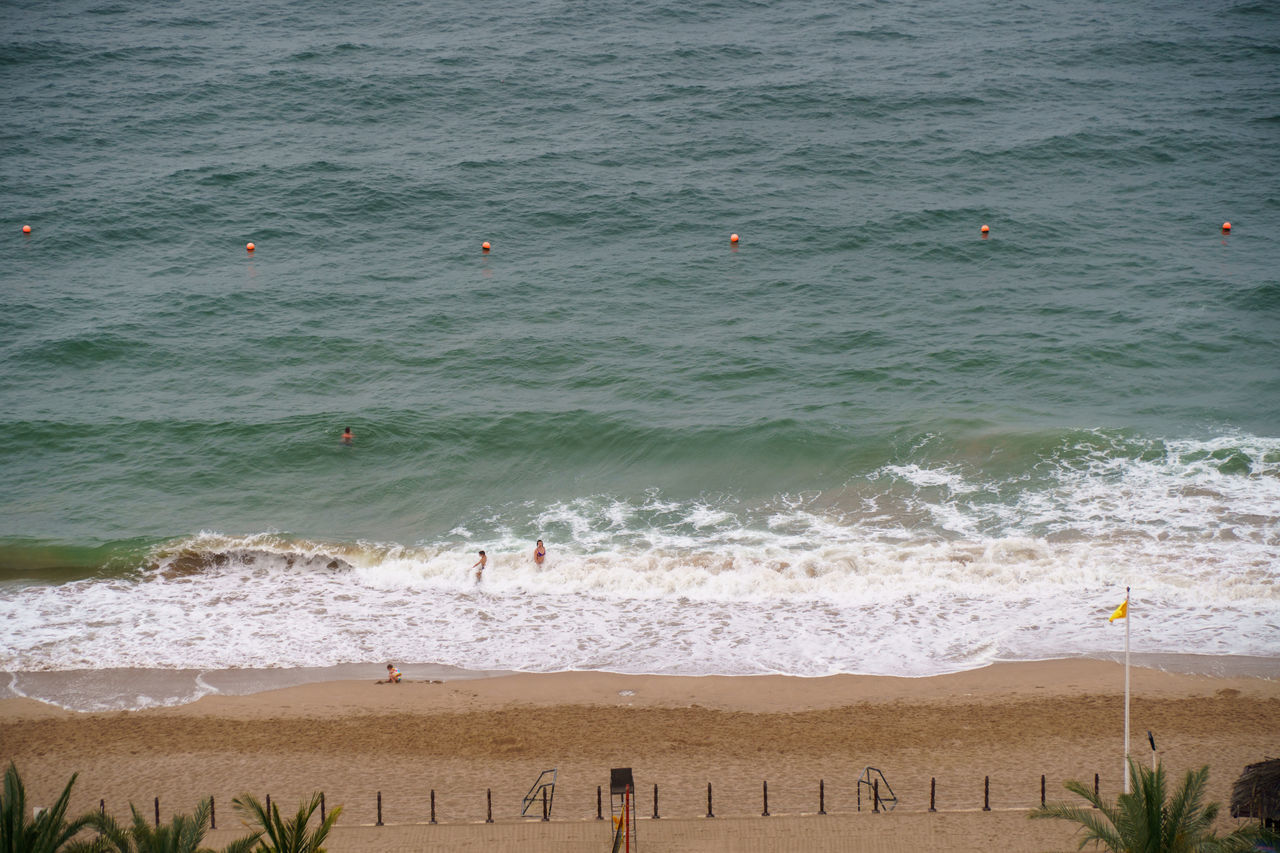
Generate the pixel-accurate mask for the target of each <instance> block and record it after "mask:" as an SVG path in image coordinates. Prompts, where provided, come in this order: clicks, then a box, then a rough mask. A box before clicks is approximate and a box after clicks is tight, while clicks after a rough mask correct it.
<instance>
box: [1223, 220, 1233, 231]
mask: <svg viewBox="0 0 1280 853" xmlns="http://www.w3.org/2000/svg"><path fill="white" fill-rule="evenodd" d="M1222 230H1223V231H1230V230H1231V223H1230V222H1224V223H1222Z"/></svg>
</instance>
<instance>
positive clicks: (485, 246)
mask: <svg viewBox="0 0 1280 853" xmlns="http://www.w3.org/2000/svg"><path fill="white" fill-rule="evenodd" d="M480 250H481V251H484V252H487V251H489V241H488V240H486V241H484V242H483V243H481V244H480Z"/></svg>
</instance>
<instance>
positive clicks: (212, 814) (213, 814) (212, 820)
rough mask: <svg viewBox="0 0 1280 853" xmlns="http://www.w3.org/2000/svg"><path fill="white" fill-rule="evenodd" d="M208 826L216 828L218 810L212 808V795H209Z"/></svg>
mask: <svg viewBox="0 0 1280 853" xmlns="http://www.w3.org/2000/svg"><path fill="white" fill-rule="evenodd" d="M209 828H210V829H217V828H218V812H217V811H216V810H215V809H214V808H213V795H212V794H210V795H209Z"/></svg>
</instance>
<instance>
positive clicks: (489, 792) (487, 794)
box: [484, 788, 493, 823]
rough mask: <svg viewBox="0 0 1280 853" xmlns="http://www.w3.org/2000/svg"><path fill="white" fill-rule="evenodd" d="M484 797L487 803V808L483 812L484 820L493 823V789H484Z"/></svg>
mask: <svg viewBox="0 0 1280 853" xmlns="http://www.w3.org/2000/svg"><path fill="white" fill-rule="evenodd" d="M484 798H485V801H486V802H487V803H488V804H489V805H488V810H487V811H486V813H485V819H484V822H485V823H493V789H492V788H485V789H484Z"/></svg>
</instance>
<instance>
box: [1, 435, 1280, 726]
mask: <svg viewBox="0 0 1280 853" xmlns="http://www.w3.org/2000/svg"><path fill="white" fill-rule="evenodd" d="M1272 444H1274V445H1276V446H1271V444H1267V443H1265V442H1263V443H1260V446H1257V447H1252V448H1250V447H1248V446H1247V444H1246V446H1245V449H1244V450H1243V451H1242V450H1241V447H1242V442H1240V441H1239V440H1236V441H1235V442H1234V443H1232V444H1231V445H1230V446H1229V448H1227V449H1228V450H1230V452H1232V453H1242V452H1247V453H1248V454H1250V457H1251V460H1252V462H1251V467H1250V469H1249V473H1248V474H1247V475H1241V474H1239V473H1233V474H1230V475H1224V474H1223V473H1221V471H1220V465H1221V460H1216V459H1214V457H1213V454H1214V453H1215V447H1214V446H1213V443H1200V444H1196V443H1192V442H1186V443H1181V444H1179V443H1169V444H1168V445H1166V446H1165V448H1164V450H1163V452H1162V453H1159V454H1147V455H1143V456H1140V457H1138V458H1136V459H1134V458H1127V459H1116V458H1115V457H1114V456H1112V455H1109V454H1107V453H1101V452H1100V453H1098V454H1096V455H1094V456H1088V457H1079V456H1077V457H1073V462H1072V463H1071V464H1070V465H1060V466H1059V467H1058V469H1057V470H1055V471H1054V472H1053V476H1052V477H1050V478H1047V480H1046V482H1045V483H1042V484H1041V485H1040V486H1038V487H1036V488H1020V489H1019V490H1018V491H1017V492H1016V493H1015V494H1014V495H1013V497H1012V498H1010V497H1006V496H1004V495H1003V494H1002V492H1008V491H1010V489H1009V486H1008V484H1000V483H988V482H982V481H981V479H980V478H978V477H976V476H974V475H971V474H967V473H966V472H964V471H963V470H962V469H961V468H959V467H958V466H941V465H940V466H936V467H935V468H933V469H927V468H922V467H920V466H887V467H885V468H884V469H882V470H881V471H879V472H877V473H876V476H875V477H873V478H869V479H867V480H866V481H864V482H861V483H857V484H851V485H850V487H849V488H848V489H847V490H846V493H844V494H840V495H835V496H833V495H830V494H826V495H822V494H816V493H815V494H809V495H779V496H777V498H776V499H774V500H772V501H770V502H768V504H767V505H757V506H746V505H743V504H741V503H737V502H735V501H733V500H732V499H729V498H719V499H716V500H698V501H686V502H680V501H673V500H668V499H665V498H663V497H662V496H661V495H660V494H657V493H650V494H647V495H642V496H640V497H638V498H635V499H632V500H625V499H621V498H619V497H617V496H600V497H583V498H579V499H576V500H572V501H564V502H558V503H554V504H552V505H550V506H546V507H543V508H539V509H537V510H536V511H535V512H533V513H532V515H531V516H530V517H529V518H527V519H525V521H523V522H519V523H517V522H516V521H510V520H508V522H504V521H503V519H502V518H501V513H498V516H499V518H498V520H497V522H496V523H495V524H494V527H493V531H494V532H492V533H491V534H490V535H489V536H487V537H486V538H485V539H483V540H481V539H478V538H475V537H473V534H471V533H470V532H469V531H466V530H457V531H454V532H453V534H452V536H453V537H454V538H452V539H450V540H449V541H447V542H430V543H418V544H415V545H402V544H395V543H367V542H358V543H337V544H335V543H325V542H319V541H300V540H297V539H291V538H286V537H282V536H279V535H276V534H269V533H261V534H255V535H251V536H234V535H225V534H220V533H213V532H206V533H201V534H199V535H197V536H193V537H191V538H189V539H187V540H184V541H182V542H178V543H172V544H171V545H169V546H167V547H166V548H164V549H163V550H162V551H161V552H158V553H157V555H156V557H155V560H154V563H153V565H152V566H151V567H150V568H147V569H145V570H144V571H142V572H141V574H140V576H138V577H114V578H104V579H94V580H83V581H78V582H74V583H68V584H62V585H52V586H47V585H46V586H28V587H25V588H11V589H9V590H6V591H5V592H4V593H3V595H2V596H0V616H3V623H4V624H5V625H6V626H7V628H6V630H5V632H4V634H3V637H2V642H0V669H4V670H24V671H29V670H68V669H104V668H121V667H143V668H146V667H152V668H154V667H168V668H185V669H196V670H201V669H218V668H232V667H306V666H329V665H335V664H341V663H347V662H361V661H380V660H387V659H395V660H398V661H409V662H424V663H425V662H430V663H439V664H446V665H451V666H457V667H463V668H466V669H517V670H532V671H555V670H566V669H608V670H614V671H624V672H647V673H687V674H706V673H726V674H742V673H767V672H778V673H790V674H797V675H810V676H815V675H825V674H830V673H837V672H860V673H878V674H899V675H927V674H933V673H938V672H944V671H953V670H959V669H967V668H972V667H976V666H981V665H983V664H986V663H988V662H990V661H992V660H995V659H1040V658H1046V657H1056V656H1064V655H1079V654H1105V653H1108V652H1111V651H1114V650H1116V649H1118V648H1119V647H1120V645H1121V643H1122V636H1123V631H1122V630H1121V627H1120V625H1119V624H1109V623H1108V622H1107V620H1106V616H1107V615H1108V614H1109V613H1110V612H1111V610H1112V609H1113V608H1114V607H1115V606H1116V605H1117V604H1118V603H1119V601H1120V600H1121V599H1122V598H1123V596H1124V589H1125V587H1126V586H1132V587H1133V604H1132V610H1131V612H1132V614H1133V623H1132V626H1131V627H1132V629H1133V643H1134V647H1135V649H1138V650H1141V651H1144V652H1167V653H1184V654H1205V655H1255V656H1264V657H1266V656H1272V657H1274V656H1277V655H1280V475H1278V468H1280V465H1278V464H1277V462H1276V461H1275V460H1276V459H1277V458H1280V442H1273V443H1272ZM530 527H532V529H536V530H538V531H544V530H545V531H548V532H547V533H546V534H543V536H542V538H544V539H545V540H546V541H547V545H548V549H549V557H548V559H547V561H546V563H545V564H543V565H541V566H538V565H536V564H534V563H533V561H532V559H531V551H532V541H531V538H530V537H528V536H524V535H517V534H515V533H513V532H511V531H512V530H514V529H529V528H530ZM552 532H554V535H552ZM479 548H485V549H486V550H487V552H488V555H489V563H488V568H487V570H486V572H485V574H484V578H483V580H482V582H481V583H480V584H479V585H477V584H476V582H475V580H474V578H473V575H472V572H471V568H470V567H471V564H472V563H473V562H474V554H475V552H476V551H477V550H478V549H479ZM195 689H208V688H207V685H200V684H199V683H197V684H196V688H195ZM144 700H145V697H141V698H140V699H139V701H144Z"/></svg>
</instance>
